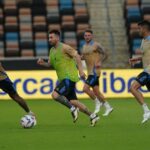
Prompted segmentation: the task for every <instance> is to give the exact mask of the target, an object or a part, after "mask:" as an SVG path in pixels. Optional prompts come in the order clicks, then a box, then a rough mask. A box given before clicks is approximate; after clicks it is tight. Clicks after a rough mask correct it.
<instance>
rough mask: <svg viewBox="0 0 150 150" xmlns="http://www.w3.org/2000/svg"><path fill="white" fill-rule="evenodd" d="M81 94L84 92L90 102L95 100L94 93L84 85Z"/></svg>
mask: <svg viewBox="0 0 150 150" xmlns="http://www.w3.org/2000/svg"><path fill="white" fill-rule="evenodd" d="M83 92H85V93H86V94H87V95H88V96H89V97H90V98H91V99H92V100H95V98H96V96H95V94H94V92H93V91H92V90H91V89H90V86H89V85H88V84H86V83H85V84H84V86H83Z"/></svg>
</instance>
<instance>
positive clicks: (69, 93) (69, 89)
mask: <svg viewBox="0 0 150 150" xmlns="http://www.w3.org/2000/svg"><path fill="white" fill-rule="evenodd" d="M75 85H76V82H73V81H71V80H69V79H64V80H62V81H61V82H60V83H59V84H58V85H57V86H56V88H55V91H56V92H57V93H59V94H60V95H63V96H65V97H66V98H67V99H68V100H77V96H76V92H75V90H76V88H75Z"/></svg>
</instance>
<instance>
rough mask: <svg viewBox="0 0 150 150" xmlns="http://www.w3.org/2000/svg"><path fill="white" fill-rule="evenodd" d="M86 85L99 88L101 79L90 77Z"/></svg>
mask: <svg viewBox="0 0 150 150" xmlns="http://www.w3.org/2000/svg"><path fill="white" fill-rule="evenodd" d="M85 83H86V84H88V85H89V86H91V87H94V86H99V77H98V76H95V75H89V76H88V78H87V79H86V81H85Z"/></svg>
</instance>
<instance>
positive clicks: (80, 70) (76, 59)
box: [74, 53, 86, 79]
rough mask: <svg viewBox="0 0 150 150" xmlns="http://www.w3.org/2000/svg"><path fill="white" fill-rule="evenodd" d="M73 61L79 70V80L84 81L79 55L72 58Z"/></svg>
mask: <svg viewBox="0 0 150 150" xmlns="http://www.w3.org/2000/svg"><path fill="white" fill-rule="evenodd" d="M74 59H75V61H76V63H77V66H78V69H79V75H80V77H81V78H83V79H85V77H86V75H85V73H84V71H83V67H82V62H81V57H80V55H79V54H77V53H76V55H75V56H74Z"/></svg>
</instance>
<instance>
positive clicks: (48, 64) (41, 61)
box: [37, 58, 50, 67]
mask: <svg viewBox="0 0 150 150" xmlns="http://www.w3.org/2000/svg"><path fill="white" fill-rule="evenodd" d="M37 64H38V65H41V66H44V67H50V60H48V61H47V62H46V61H44V60H43V59H42V58H39V59H38V60H37Z"/></svg>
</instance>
